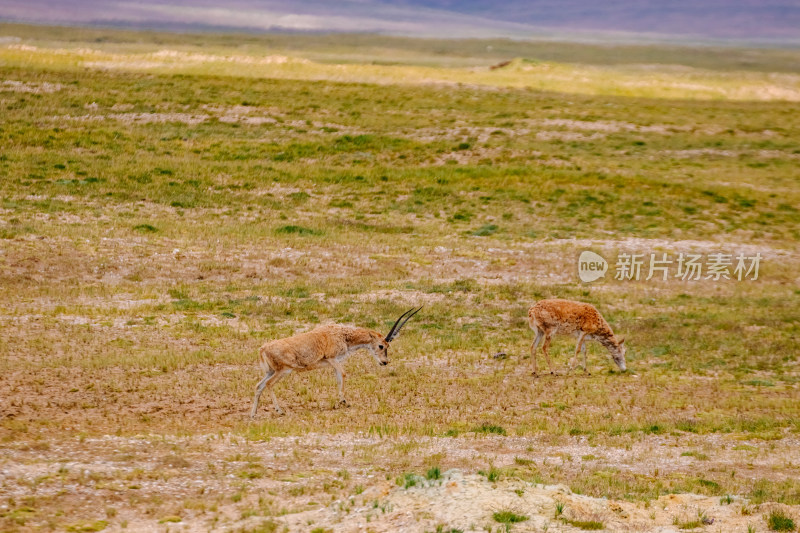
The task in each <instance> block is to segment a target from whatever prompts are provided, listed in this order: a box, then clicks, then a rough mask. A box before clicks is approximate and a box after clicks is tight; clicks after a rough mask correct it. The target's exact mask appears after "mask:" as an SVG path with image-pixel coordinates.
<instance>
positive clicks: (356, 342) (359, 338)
mask: <svg viewBox="0 0 800 533" xmlns="http://www.w3.org/2000/svg"><path fill="white" fill-rule="evenodd" d="M374 333H376V332H374V331H372V330H369V329H367V328H352V329H349V330H348V331H346V332H345V335H344V341H345V342H346V343H347V348H348V350H353V349H354V348H356V347H358V348H363V347H364V346H365V345H368V344H372V340H373V334H374ZM356 349H357V348H356Z"/></svg>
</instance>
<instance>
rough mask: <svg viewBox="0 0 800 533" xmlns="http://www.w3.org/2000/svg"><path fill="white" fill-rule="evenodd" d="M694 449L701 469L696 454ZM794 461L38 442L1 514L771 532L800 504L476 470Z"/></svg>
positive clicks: (8, 475)
mask: <svg viewBox="0 0 800 533" xmlns="http://www.w3.org/2000/svg"><path fill="white" fill-rule="evenodd" d="M290 416H291V415H290ZM698 448H700V449H703V450H706V452H707V453H708V455H707V459H703V460H699V459H698V458H697V457H696V456H688V455H686V452H687V450H697V449H698ZM798 450H800V447H799V446H798V442H797V439H796V438H785V439H783V440H781V441H776V442H770V443H765V442H763V441H741V440H737V439H735V438H733V437H729V436H696V435H692V436H681V437H677V436H656V435H650V436H646V437H643V438H641V439H639V440H638V441H635V442H633V443H631V442H628V443H627V444H622V441H620V442H619V443H617V445H614V443H613V442H609V443H606V445H604V446H598V445H596V444H593V443H590V441H589V440H587V438H586V437H564V438H560V439H552V438H548V437H547V436H540V437H532V438H529V437H512V436H509V437H500V436H478V435H474V434H466V435H462V436H460V437H456V438H448V437H426V438H391V437H389V438H387V437H381V436H378V435H364V434H339V435H323V434H314V433H311V434H307V435H304V436H302V437H273V438H267V439H246V438H243V437H242V436H239V435H234V434H206V435H195V436H191V437H163V436H138V437H115V436H111V435H107V436H104V437H97V438H85V439H81V438H77V439H67V440H63V439H59V440H52V441H49V440H47V439H44V440H40V441H37V442H34V443H14V444H7V445H4V446H2V447H0V493H2V494H3V496H4V498H3V500H2V502H0V513H4V512H5V513H8V512H9V511H10V509H9V507H10V506H9V502H10V501H11V502H21V501H29V502H34V503H33V504H32V505H31V508H32V509H35V511H32V512H30V516H29V517H28V520H27V522H26V525H27V527H30V528H35V527H37V526H41V525H43V522H44V523H46V519H45V518H44V517H45V515H46V514H48V513H47V512H46V511H44V510H40V509H41V507H40V506H41V505H42V504H43V503H44V502H47V505H48V506H49V507H50V508H51V511H52V510H53V509H63V510H65V511H66V512H67V513H68V516H71V517H73V518H72V520H73V521H74V522H75V523H95V522H96V521H98V520H105V521H106V522H107V528H108V530H110V531H116V530H121V529H122V527H123V525H126V526H127V529H128V531H164V530H165V528H166V529H174V530H181V531H207V530H220V531H239V530H242V529H244V530H250V529H254V528H256V527H258V526H259V524H262V525H263V523H265V522H270V521H271V522H274V523H277V524H279V525H280V526H284V525H285V526H287V527H288V529H289V530H290V531H307V530H311V529H313V528H314V527H320V526H323V527H329V528H332V529H333V530H335V531H415V532H416V531H420V532H422V531H432V530H435V529H436V527H437V526H446V528H458V529H462V530H464V531H485V530H486V528H487V527H493V528H494V527H498V523H497V522H496V521H495V520H494V518H493V514H494V513H495V512H498V511H513V512H515V513H517V514H519V515H523V516H527V517H528V519H527V520H525V521H524V522H520V523H517V524H515V525H514V526H513V530H514V531H578V530H579V528H577V527H575V526H574V525H571V524H570V523H568V521H569V520H572V521H598V522H602V523H603V524H604V527H605V529H606V530H608V531H653V532H656V531H658V532H667V531H679V527H678V526H679V525H681V524H685V523H687V522H691V521H693V520H698V517H699V519H700V520H701V523H702V525H703V527H704V528H705V529H706V530H708V531H723V532H728V531H746V530H747V528H748V525H751V526H752V527H753V528H754V530H755V531H766V530H767V527H766V521H765V518H764V517H763V515H764V514H766V513H768V512H770V511H771V510H774V509H781V510H783V511H784V512H786V513H788V514H789V515H793V516H798V513H799V512H800V506H784V505H778V504H762V505H753V504H751V503H750V502H748V501H747V500H746V499H744V498H742V497H736V496H734V497H732V498H731V499H727V498H724V499H721V498H720V497H718V496H714V497H709V496H703V495H697V494H679V495H675V494H673V495H666V496H662V497H660V498H658V499H657V500H650V501H615V500H608V499H605V498H593V497H590V496H585V495H580V494H575V493H573V492H572V491H570V489H569V488H567V487H566V486H564V485H546V484H542V483H537V480H525V479H524V476H519V477H517V476H513V477H512V476H510V475H505V474H501V475H500V476H499V479H496V480H494V481H488V480H487V477H486V476H485V475H482V474H481V473H478V472H481V471H483V472H485V471H487V470H489V468H490V466H489V465H492V466H493V467H495V468H498V469H500V471H502V472H506V473H507V472H510V470H509V469H511V468H521V467H520V465H525V467H526V468H528V469H531V468H537V467H544V466H545V465H550V466H551V467H552V466H555V467H557V468H560V469H563V470H566V471H571V472H572V473H573V474H574V475H586V476H592V475H594V476H598V475H606V476H622V475H637V474H647V475H653V474H654V472H660V473H658V474H656V475H661V476H667V475H685V476H693V475H698V474H700V475H702V472H704V471H710V470H718V469H724V468H729V467H730V465H731V464H738V466H741V467H742V468H739V469H737V471H736V472H737V475H740V476H751V475H757V476H759V477H761V478H765V477H766V478H771V479H774V480H780V479H782V478H785V477H786V476H797V475H800V471H798V466H797V465H798V463H799V461H800V451H798ZM434 462H435V463H436V464H441V465H442V475H441V477H440V478H439V479H425V477H424V476H425V473H426V465H430V464H433V463H434ZM744 464H746V465H747V466H746V467H745V466H744ZM445 468H447V470H445ZM405 473H407V474H405ZM411 473H416V475H412V474H411ZM398 476H400V478H401V483H402V486H401V485H399V484H398V481H397V477H398ZM406 480H412V482H411V483H409V482H407V481H406ZM558 502H560V505H563V514H562V515H561V516H557V512H556V509H557V504H558ZM565 519H566V520H565ZM81 521H83V522H81ZM703 521H704V522H703ZM446 530H449V529H446Z"/></svg>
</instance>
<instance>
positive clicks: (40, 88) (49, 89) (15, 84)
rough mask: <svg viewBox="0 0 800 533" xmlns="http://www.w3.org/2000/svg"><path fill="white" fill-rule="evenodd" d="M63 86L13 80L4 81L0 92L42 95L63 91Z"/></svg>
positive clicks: (0, 85)
mask: <svg viewBox="0 0 800 533" xmlns="http://www.w3.org/2000/svg"><path fill="white" fill-rule="evenodd" d="M63 88H64V86H63V85H61V84H60V83H50V82H46V81H43V82H40V83H36V82H31V81H14V80H5V81H3V82H2V83H0V91H10V92H14V93H30V94H42V93H54V92H57V91H60V90H61V89H63Z"/></svg>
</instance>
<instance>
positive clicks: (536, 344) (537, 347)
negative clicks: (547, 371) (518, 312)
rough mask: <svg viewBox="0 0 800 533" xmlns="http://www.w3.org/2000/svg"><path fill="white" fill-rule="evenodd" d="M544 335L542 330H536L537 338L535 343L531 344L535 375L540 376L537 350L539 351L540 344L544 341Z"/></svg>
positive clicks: (534, 340)
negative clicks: (537, 364)
mask: <svg viewBox="0 0 800 533" xmlns="http://www.w3.org/2000/svg"><path fill="white" fill-rule="evenodd" d="M543 336H544V333H542V331H541V330H539V329H537V330H536V338H535V339H533V343H532V344H531V359H533V375H534V376H538V375H539V369H538V368H537V366H536V350H537V349H539V343H540V342H541V341H542V337H543Z"/></svg>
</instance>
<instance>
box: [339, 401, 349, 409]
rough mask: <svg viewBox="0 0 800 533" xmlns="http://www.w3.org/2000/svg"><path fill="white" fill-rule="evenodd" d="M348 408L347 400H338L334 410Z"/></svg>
mask: <svg viewBox="0 0 800 533" xmlns="http://www.w3.org/2000/svg"><path fill="white" fill-rule="evenodd" d="M349 406H350V404H349V403H347V400H339V402H338V403H337V404H336V408H337V409H338V408H339V407H349Z"/></svg>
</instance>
